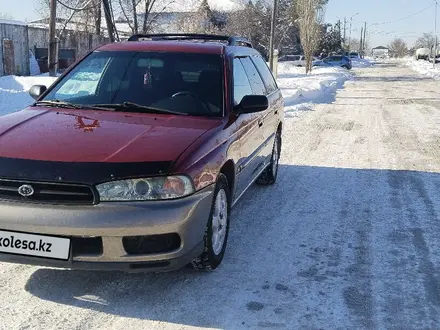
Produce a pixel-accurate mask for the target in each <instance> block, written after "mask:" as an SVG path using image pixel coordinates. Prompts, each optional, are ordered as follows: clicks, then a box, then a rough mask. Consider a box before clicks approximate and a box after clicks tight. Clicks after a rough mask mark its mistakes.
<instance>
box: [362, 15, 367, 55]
mask: <svg viewBox="0 0 440 330" xmlns="http://www.w3.org/2000/svg"><path fill="white" fill-rule="evenodd" d="M363 46H364V48H362V53H363V57H365V52H366V48H367V22H365V24H364V44H363Z"/></svg>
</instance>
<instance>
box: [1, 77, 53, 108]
mask: <svg viewBox="0 0 440 330" xmlns="http://www.w3.org/2000/svg"><path fill="white" fill-rule="evenodd" d="M54 80H55V78H53V77H47V76H35V77H16V76H6V77H0V116H3V115H5V114H8V113H11V112H14V111H18V110H21V109H23V108H25V107H26V106H28V105H29V104H31V103H32V101H33V99H32V97H31V96H30V95H29V93H28V92H29V89H30V88H31V87H32V86H33V85H46V86H49V85H51V84H52V82H53V81H54Z"/></svg>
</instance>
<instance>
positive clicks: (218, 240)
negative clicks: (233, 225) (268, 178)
mask: <svg viewBox="0 0 440 330" xmlns="http://www.w3.org/2000/svg"><path fill="white" fill-rule="evenodd" d="M217 213H218V214H217ZM225 213H226V214H225ZM230 214H231V194H230V191H229V185H228V180H227V179H226V176H225V175H223V174H220V175H219V176H218V178H217V183H216V186H215V190H214V197H213V200H212V206H211V212H210V214H209V219H208V224H207V225H206V228H205V235H204V238H203V242H204V247H203V253H202V254H201V255H200V256H198V257H197V258H195V259H194V260H193V261H192V262H191V264H190V266H191V267H192V268H193V269H195V270H214V269H216V268H217V267H218V266H219V265H220V264H221V262H222V260H223V257H224V255H225V251H226V245H227V242H228V236H229V222H230ZM214 234H216V236H215V235H214Z"/></svg>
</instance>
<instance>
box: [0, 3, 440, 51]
mask: <svg viewBox="0 0 440 330" xmlns="http://www.w3.org/2000/svg"><path fill="white" fill-rule="evenodd" d="M0 1H1V0H0ZM434 3H435V2H434V0H329V4H328V6H327V10H326V16H325V20H326V21H327V22H329V23H335V22H336V21H337V20H338V19H341V21H343V20H344V17H346V18H347V20H348V21H349V18H350V17H351V16H353V15H354V14H356V13H359V15H357V16H356V17H354V18H353V29H352V37H356V38H359V37H360V33H361V31H360V29H361V26H363V24H364V22H365V21H366V22H367V33H368V32H369V33H368V35H369V40H370V44H371V46H372V47H375V46H379V45H382V46H386V45H387V44H388V43H389V42H390V41H391V40H392V39H394V38H396V37H401V38H402V39H404V40H405V41H406V42H407V43H408V45H410V46H412V45H413V44H414V42H415V41H416V39H417V37H419V36H420V35H421V34H422V33H424V32H434V17H435V14H434V13H435V10H434V6H433V7H432V8H430V9H427V10H425V11H423V12H421V13H419V14H417V15H414V16H412V17H409V18H407V19H403V20H401V19H402V18H405V17H408V16H410V15H412V14H415V13H417V12H420V11H422V10H423V9H426V8H427V7H429V6H431V5H434ZM439 4H440V2H439ZM439 16H440V6H439ZM398 20H400V21H398ZM384 22H392V23H389V24H380V25H372V24H375V23H384ZM438 22H439V23H440V20H439V21H438ZM349 25H350V23H349V22H348V23H347V38H348V33H349V32H348V31H349V30H348V27H349ZM439 30H440V25H439Z"/></svg>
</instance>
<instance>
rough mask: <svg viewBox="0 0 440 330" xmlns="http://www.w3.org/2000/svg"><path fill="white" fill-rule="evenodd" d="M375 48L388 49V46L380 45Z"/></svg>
mask: <svg viewBox="0 0 440 330" xmlns="http://www.w3.org/2000/svg"><path fill="white" fill-rule="evenodd" d="M373 49H388V47H384V46H379V47H375V48H373Z"/></svg>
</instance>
